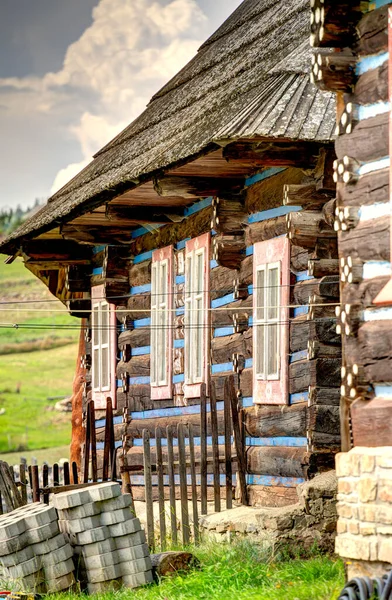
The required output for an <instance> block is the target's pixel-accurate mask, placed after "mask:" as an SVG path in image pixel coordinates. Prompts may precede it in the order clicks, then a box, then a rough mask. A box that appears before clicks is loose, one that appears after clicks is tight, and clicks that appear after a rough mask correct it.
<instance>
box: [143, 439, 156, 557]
mask: <svg viewBox="0 0 392 600" xmlns="http://www.w3.org/2000/svg"><path fill="white" fill-rule="evenodd" d="M143 451H144V482H145V501H146V518H147V542H148V545H149V547H150V549H151V550H152V551H154V549H155V536H154V508H153V502H152V478H151V454H150V434H149V432H148V431H147V430H144V431H143Z"/></svg>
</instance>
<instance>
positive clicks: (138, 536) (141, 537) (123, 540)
mask: <svg viewBox="0 0 392 600" xmlns="http://www.w3.org/2000/svg"><path fill="white" fill-rule="evenodd" d="M114 542H115V544H116V548H117V549H118V550H122V549H123V548H130V547H132V546H139V545H140V544H145V543H146V534H145V532H144V531H143V530H142V529H141V530H140V531H137V532H136V533H132V534H128V535H121V536H119V537H116V538H114Z"/></svg>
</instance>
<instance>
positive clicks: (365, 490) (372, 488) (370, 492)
mask: <svg viewBox="0 0 392 600" xmlns="http://www.w3.org/2000/svg"><path fill="white" fill-rule="evenodd" d="M357 485H358V495H359V500H360V502H374V501H375V499H376V497H377V481H376V479H374V477H361V479H360V480H359V481H358V483H357Z"/></svg>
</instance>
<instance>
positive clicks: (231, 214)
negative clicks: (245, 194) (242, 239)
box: [211, 195, 247, 235]
mask: <svg viewBox="0 0 392 600" xmlns="http://www.w3.org/2000/svg"><path fill="white" fill-rule="evenodd" d="M212 208H213V217H212V221H211V226H212V229H215V231H217V232H218V233H223V234H231V235H241V234H242V227H243V223H244V222H245V221H246V217H247V214H246V211H245V204H244V200H243V198H242V197H241V196H235V195H231V197H225V198H223V197H222V196H219V197H217V198H214V200H213V203H212Z"/></svg>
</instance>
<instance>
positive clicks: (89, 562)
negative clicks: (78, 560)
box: [83, 550, 119, 571]
mask: <svg viewBox="0 0 392 600" xmlns="http://www.w3.org/2000/svg"><path fill="white" fill-rule="evenodd" d="M118 562H119V560H118V556H117V551H116V550H114V551H112V552H106V553H105V554H97V555H96V556H83V563H84V566H85V568H86V570H87V571H92V570H95V569H101V568H102V567H110V566H111V565H117V564H118Z"/></svg>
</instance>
